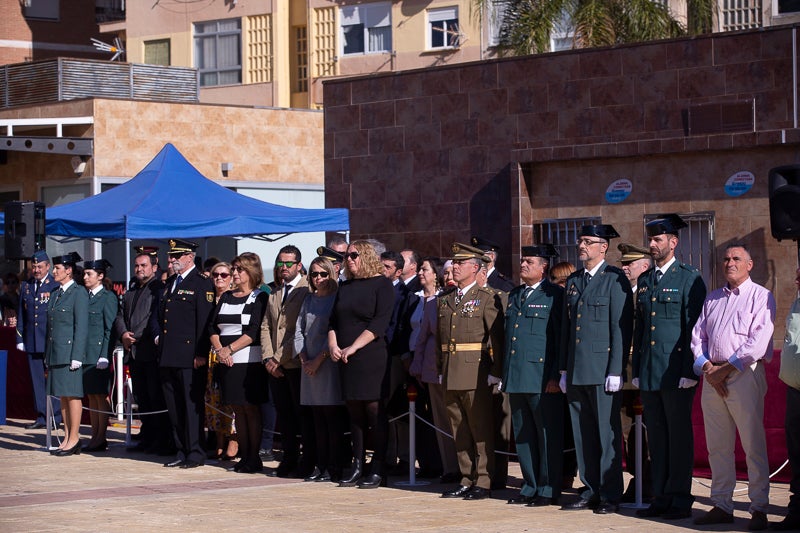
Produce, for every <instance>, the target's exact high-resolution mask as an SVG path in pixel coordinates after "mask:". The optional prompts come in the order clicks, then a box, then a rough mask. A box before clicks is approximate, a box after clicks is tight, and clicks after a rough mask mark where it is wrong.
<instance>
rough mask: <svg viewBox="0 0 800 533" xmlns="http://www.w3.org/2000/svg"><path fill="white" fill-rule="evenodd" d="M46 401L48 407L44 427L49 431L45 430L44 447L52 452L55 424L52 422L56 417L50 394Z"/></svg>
mask: <svg viewBox="0 0 800 533" xmlns="http://www.w3.org/2000/svg"><path fill="white" fill-rule="evenodd" d="M45 400H46V401H47V405H46V406H45V413H44V415H45V419H44V425H45V426H46V428H47V429H45V430H44V447H45V448H46V449H48V450H50V449H52V448H51V445H52V442H51V438H52V435H53V422H52V420H54V419H55V417H54V416H53V404H52V403H51V401H50V395H49V394H47V395H46V396H45Z"/></svg>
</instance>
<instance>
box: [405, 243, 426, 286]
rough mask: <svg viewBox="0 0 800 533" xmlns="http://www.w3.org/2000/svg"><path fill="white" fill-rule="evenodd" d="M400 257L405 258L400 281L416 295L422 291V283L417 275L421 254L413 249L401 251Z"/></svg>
mask: <svg viewBox="0 0 800 533" xmlns="http://www.w3.org/2000/svg"><path fill="white" fill-rule="evenodd" d="M400 255H402V256H403V262H404V265H403V273H402V274H401V275H400V280H401V281H402V282H403V283H405V285H406V287H408V292H410V293H411V294H416V293H418V292H419V291H421V290H422V282H421V281H420V280H419V276H418V275H417V273H418V272H419V267H420V265H419V264H420V261H421V258H420V256H419V254H418V253H417V252H416V251H415V250H412V249H411V248H405V249H403V250H401V251H400Z"/></svg>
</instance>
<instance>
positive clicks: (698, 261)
mask: <svg viewBox="0 0 800 533" xmlns="http://www.w3.org/2000/svg"><path fill="white" fill-rule="evenodd" d="M678 216H680V217H681V218H682V219H683V221H684V222H686V224H688V225H689V227H687V228H683V229H682V230H681V232H680V235H679V236H678V237H679V239H680V243H679V244H678V247H677V248H676V249H675V257H676V258H677V259H678V261H680V262H681V263H686V264H687V265H692V266H693V267H695V268H696V269H697V270H699V271H700V274H701V275H702V276H703V281H704V282H705V283H706V287H708V290H709V292H710V291H711V289H713V288H715V287H716V286H717V281H716V277H717V268H716V267H717V265H716V262H717V261H716V253H715V250H716V245H715V239H714V213H711V212H699V213H678ZM657 218H660V215H657V214H655V215H645V216H644V224H647V223H648V222H650V221H651V220H655V219H657ZM642 235H643V236H644V235H647V233H646V232H645V230H644V227H643V228H642ZM645 238H646V237H645Z"/></svg>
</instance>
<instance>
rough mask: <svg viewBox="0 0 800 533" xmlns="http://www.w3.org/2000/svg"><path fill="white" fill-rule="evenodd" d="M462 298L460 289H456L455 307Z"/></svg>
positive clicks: (462, 294)
mask: <svg viewBox="0 0 800 533" xmlns="http://www.w3.org/2000/svg"><path fill="white" fill-rule="evenodd" d="M463 297H464V293H463V292H461V289H458V291H456V305H458V304H460V303H461V298H463Z"/></svg>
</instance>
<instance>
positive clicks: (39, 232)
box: [3, 202, 46, 259]
mask: <svg viewBox="0 0 800 533" xmlns="http://www.w3.org/2000/svg"><path fill="white" fill-rule="evenodd" d="M3 230H4V233H5V235H4V237H5V256H6V259H30V258H31V257H32V256H33V254H34V252H37V251H39V250H44V247H45V237H46V234H45V205H44V204H43V203H42V202H8V203H6V205H5V221H4V222H3Z"/></svg>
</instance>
